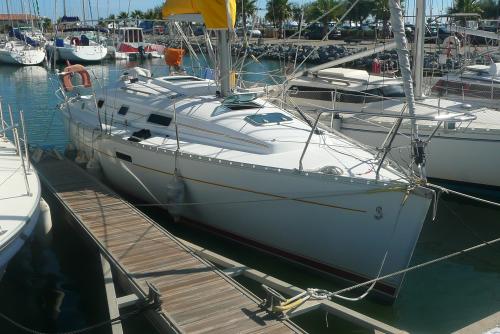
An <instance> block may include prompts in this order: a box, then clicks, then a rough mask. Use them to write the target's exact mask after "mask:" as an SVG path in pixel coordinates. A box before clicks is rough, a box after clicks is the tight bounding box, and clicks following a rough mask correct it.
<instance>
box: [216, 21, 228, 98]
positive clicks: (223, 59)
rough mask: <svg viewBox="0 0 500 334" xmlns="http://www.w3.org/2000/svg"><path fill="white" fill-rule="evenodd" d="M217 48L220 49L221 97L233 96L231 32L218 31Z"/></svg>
mask: <svg viewBox="0 0 500 334" xmlns="http://www.w3.org/2000/svg"><path fill="white" fill-rule="evenodd" d="M217 46H218V49H219V73H220V74H219V80H220V89H221V91H220V93H221V96H223V97H225V96H229V95H230V94H231V80H230V75H231V50H230V43H229V30H226V29H224V30H218V31H217Z"/></svg>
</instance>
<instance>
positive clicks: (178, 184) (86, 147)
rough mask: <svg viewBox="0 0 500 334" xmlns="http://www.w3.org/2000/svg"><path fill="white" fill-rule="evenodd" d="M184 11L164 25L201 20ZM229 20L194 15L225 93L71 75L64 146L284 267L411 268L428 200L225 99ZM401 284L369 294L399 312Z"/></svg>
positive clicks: (139, 193) (384, 167) (395, 176)
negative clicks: (208, 38) (214, 51)
mask: <svg viewBox="0 0 500 334" xmlns="http://www.w3.org/2000/svg"><path fill="white" fill-rule="evenodd" d="M202 7H203V6H202ZM183 9H184V10H186V6H185V4H182V6H179V7H176V2H175V1H168V2H167V4H166V5H165V8H164V14H165V16H167V17H169V16H170V15H171V14H193V13H194V14H198V12H197V11H194V9H192V8H191V9H189V8H188V11H189V10H191V11H193V12H185V11H183ZM234 10H235V2H234V1H225V2H220V1H210V4H208V6H207V7H203V9H202V12H201V14H202V16H203V18H204V20H205V24H206V26H207V27H208V29H216V30H217V33H218V37H219V38H218V40H219V54H218V55H219V63H218V65H219V69H220V86H219V82H215V81H213V80H206V79H200V78H197V77H193V76H186V75H182V76H164V77H155V78H154V77H152V76H151V73H150V72H149V71H148V70H145V69H141V68H135V69H130V70H127V72H125V73H124V74H123V76H122V77H121V79H120V80H119V81H118V82H116V83H114V84H112V85H111V86H110V87H106V88H104V89H102V90H97V91H96V92H95V95H94V93H93V91H92V89H90V86H91V82H90V75H89V74H88V72H87V71H86V70H85V69H84V68H83V67H82V66H78V65H74V66H71V67H68V68H66V69H65V71H64V72H62V73H60V78H61V82H62V88H61V93H62V94H63V95H64V101H62V103H61V112H62V115H63V116H64V120H65V123H66V125H67V131H68V134H69V137H70V139H71V141H72V143H73V144H74V145H75V146H76V147H77V148H78V149H79V150H80V154H81V155H83V153H82V152H84V153H85V154H86V156H87V157H93V159H94V160H97V162H99V163H100V165H101V167H102V170H103V171H104V174H105V176H106V177H107V178H108V180H109V181H110V182H111V183H112V184H113V185H114V186H116V187H117V188H119V189H121V190H123V191H125V192H128V193H131V194H133V195H134V196H136V197H138V198H141V199H142V200H143V201H146V202H148V203H154V204H157V205H159V206H162V207H164V208H166V209H168V210H169V211H170V212H171V213H172V214H173V215H181V216H183V217H185V218H187V219H189V220H191V221H193V222H198V223H200V224H202V225H203V226H204V227H205V228H207V229H209V230H212V231H215V232H217V233H220V234H223V235H225V236H227V237H230V238H232V239H235V240H238V241H241V242H244V243H246V244H249V245H252V246H254V247H258V248H261V249H263V250H265V251H267V252H271V253H274V254H276V255H278V256H281V257H284V258H286V259H288V260H291V261H295V262H297V263H301V264H303V265H306V266H308V267H311V268H314V269H316V270H318V271H322V272H325V273H329V274H333V275H336V276H340V277H342V278H344V279H347V280H349V281H358V282H359V281H363V280H365V279H367V278H373V277H376V276H377V275H378V274H381V273H388V272H393V271H396V270H400V269H403V268H406V267H407V265H408V263H409V261H410V259H411V256H412V252H413V249H414V248H415V245H416V242H417V240H418V236H419V234H420V230H421V228H422V225H423V223H424V220H425V218H426V215H427V212H428V209H429V207H430V203H431V201H432V198H433V195H434V192H433V191H432V190H430V189H428V188H426V187H423V186H421V185H420V183H419V182H420V179H419V180H416V179H413V178H411V177H408V176H407V175H406V174H405V171H404V170H401V169H399V168H397V167H396V166H392V165H391V164H390V163H388V162H387V161H385V162H384V161H382V160H380V159H378V160H377V157H376V153H374V152H371V151H369V150H367V149H366V148H364V147H363V146H361V145H359V144H357V143H355V142H353V141H352V140H350V139H347V138H345V137H343V136H341V135H337V134H332V133H328V132H326V131H324V130H322V129H320V128H318V127H317V126H316V124H314V125H312V124H308V123H306V122H304V121H302V120H299V119H298V118H296V117H295V116H294V115H292V114H291V113H289V112H287V111H285V110H284V109H282V108H279V107H277V106H276V105H273V104H271V103H270V102H267V101H265V100H263V99H261V98H259V97H258V96H257V95H256V94H254V93H244V92H238V91H231V87H230V80H229V77H230V75H229V73H230V52H229V29H233V26H234V15H235V14H234ZM208 12H210V14H209V13H208ZM190 20H192V18H191V16H190ZM75 73H78V74H80V76H81V77H82V79H83V81H82V82H83V84H82V85H81V86H78V87H74V86H73V84H72V83H71V77H72V75H73V74H75ZM402 280H403V277H402V276H399V277H394V278H391V279H388V280H384V281H382V282H380V284H377V286H376V289H377V290H378V291H379V292H381V293H382V294H384V295H385V296H388V297H392V298H395V297H396V296H397V294H398V291H399V289H400V287H401V283H402Z"/></svg>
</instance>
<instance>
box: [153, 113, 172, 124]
mask: <svg viewBox="0 0 500 334" xmlns="http://www.w3.org/2000/svg"><path fill="white" fill-rule="evenodd" d="M148 122H149V123H154V124H158V125H163V126H169V125H170V122H172V118H171V117H167V116H163V115H158V114H151V115H149V117H148Z"/></svg>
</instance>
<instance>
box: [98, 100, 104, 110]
mask: <svg viewBox="0 0 500 334" xmlns="http://www.w3.org/2000/svg"><path fill="white" fill-rule="evenodd" d="M103 105H104V100H103V99H99V101H97V108H99V109H101V108H102V106H103Z"/></svg>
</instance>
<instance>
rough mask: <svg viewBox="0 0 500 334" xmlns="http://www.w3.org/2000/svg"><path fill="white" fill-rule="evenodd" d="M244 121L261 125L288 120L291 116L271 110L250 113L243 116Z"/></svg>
mask: <svg viewBox="0 0 500 334" xmlns="http://www.w3.org/2000/svg"><path fill="white" fill-rule="evenodd" d="M245 121H247V122H248V123H250V124H252V125H256V126H261V125H271V124H280V123H284V122H290V121H292V118H291V117H288V116H287V115H284V114H282V113H279V112H272V113H268V114H257V115H250V116H247V117H245Z"/></svg>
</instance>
